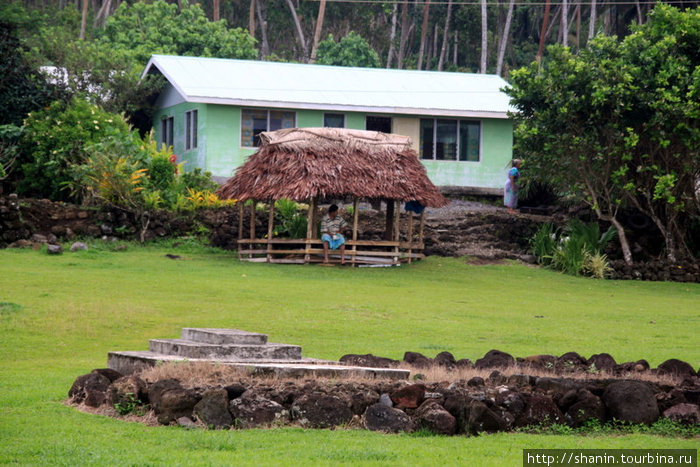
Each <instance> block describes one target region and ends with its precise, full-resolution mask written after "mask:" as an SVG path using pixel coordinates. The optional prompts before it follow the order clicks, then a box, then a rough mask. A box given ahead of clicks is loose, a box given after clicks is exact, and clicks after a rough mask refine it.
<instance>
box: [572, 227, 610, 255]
mask: <svg viewBox="0 0 700 467" xmlns="http://www.w3.org/2000/svg"><path fill="white" fill-rule="evenodd" d="M565 231H566V232H567V233H568V235H569V236H571V237H577V238H579V239H581V242H582V244H583V249H584V251H585V252H586V253H589V254H591V255H594V254H599V253H602V252H603V251H605V248H606V247H607V246H608V244H609V243H610V241H611V240H612V239H613V238H615V236H616V235H617V231H616V230H615V229H614V228H613V227H612V226H610V227H609V228H608V230H607V231H605V232H604V233H603V234H601V233H600V226H599V225H598V223H597V222H590V223H588V224H586V223H585V222H583V221H582V220H580V219H570V220H569V222H568V223H567V224H566V229H565Z"/></svg>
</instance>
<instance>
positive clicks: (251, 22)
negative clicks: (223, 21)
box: [215, 0, 257, 37]
mask: <svg viewBox="0 0 700 467" xmlns="http://www.w3.org/2000/svg"><path fill="white" fill-rule="evenodd" d="M215 1H217V2H218V1H219V0H215ZM256 3H257V2H256V1H255V0H250V8H249V9H248V34H250V35H251V36H253V37H255V10H256V7H255V4H256Z"/></svg>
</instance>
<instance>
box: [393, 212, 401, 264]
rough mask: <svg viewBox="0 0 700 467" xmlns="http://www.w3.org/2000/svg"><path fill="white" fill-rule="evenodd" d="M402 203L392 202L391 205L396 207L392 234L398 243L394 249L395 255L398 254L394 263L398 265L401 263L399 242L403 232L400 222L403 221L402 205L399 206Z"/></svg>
mask: <svg viewBox="0 0 700 467" xmlns="http://www.w3.org/2000/svg"><path fill="white" fill-rule="evenodd" d="M399 203H400V201H394V200H392V201H391V204H392V205H394V222H393V225H392V234H393V240H394V241H395V242H396V246H395V247H394V253H396V256H394V262H395V263H398V262H399V245H398V244H399V240H400V239H401V235H400V234H401V232H400V230H401V229H399V220H400V219H401V205H400V204H399Z"/></svg>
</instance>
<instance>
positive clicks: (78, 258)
mask: <svg viewBox="0 0 700 467" xmlns="http://www.w3.org/2000/svg"><path fill="white" fill-rule="evenodd" d="M166 253H174V254H178V255H180V256H181V257H182V259H180V260H172V259H169V258H166V257H165V254H166ZM0 274H1V277H2V279H1V280H0V463H14V464H34V465H39V464H42V465H115V464H118V465H166V464H167V465H226V464H228V465H233V464H236V465H247V464H250V465H252V464H256V465H269V464H273V465H274V464H277V465H280V464H281V465H314V464H343V463H346V464H355V465H357V464H362V465H364V464H392V465H402V464H403V465H439V464H442V465H456V464H462V465H465V464H474V465H522V449H524V448H640V449H641V448H645V449H646V448H672V447H673V448H698V447H700V440H699V439H697V438H696V439H676V438H664V437H658V436H651V435H646V434H630V435H625V436H615V437H602V436H570V435H561V436H554V435H529V434H497V435H488V436H479V437H473V438H466V437H461V436H460V437H452V438H442V437H433V436H429V437H419V436H415V435H382V434H377V433H371V432H366V431H359V430H357V431H352V430H336V431H330V430H302V429H295V428H287V429H270V430H248V431H186V430H183V429H179V428H174V427H159V428H148V427H144V426H141V425H138V424H133V423H126V422H121V421H118V420H113V419H109V418H105V417H100V416H95V415H88V414H83V413H79V412H77V411H75V410H74V409H72V408H69V407H66V406H64V405H63V404H62V402H63V400H64V399H65V398H66V396H67V392H68V389H69V388H70V386H71V384H72V382H73V380H74V379H75V378H76V377H77V376H78V375H81V374H84V373H87V372H89V371H91V370H92V369H94V368H100V367H104V366H105V365H106V360H107V352H108V351H110V350H145V349H146V348H147V346H148V339H150V338H174V337H178V336H179V332H180V328H182V327H226V328H237V329H243V330H247V331H254V332H262V333H266V334H268V335H269V336H270V341H271V342H283V343H287V344H298V345H301V346H302V348H303V352H304V355H305V356H307V357H317V358H326V359H338V358H339V357H340V356H342V355H343V354H346V353H373V354H375V355H380V356H384V357H391V358H396V359H401V358H402V357H403V353H404V352H405V351H407V350H411V351H416V352H421V353H424V354H426V355H427V356H429V357H433V356H435V355H436V354H437V353H439V352H440V351H443V350H448V351H450V352H452V353H453V354H454V355H455V357H456V358H458V359H459V358H470V359H472V360H475V359H477V358H480V357H481V356H483V355H484V354H485V353H486V352H487V351H489V350H491V349H499V350H502V351H505V352H508V353H510V354H512V355H514V356H527V355H533V354H539V353H550V354H558V355H560V354H563V353H565V352H568V351H576V352H579V353H580V354H582V355H583V356H585V357H588V356H590V355H591V354H593V353H600V352H608V353H610V354H611V355H612V356H613V357H615V359H616V360H617V361H618V362H623V361H631V360H638V359H641V358H644V359H646V360H648V361H649V363H650V364H651V365H652V367H654V366H656V365H658V364H660V363H661V362H663V361H664V360H666V359H668V358H679V359H682V360H685V361H687V362H689V363H691V364H692V365H693V366H694V367H696V368H697V367H698V366H699V365H700V346H699V345H698V337H697V336H698V335H699V334H700V285H698V284H676V283H649V282H631V281H627V282H625V281H619V282H618V281H597V280H593V279H585V278H574V277H569V276H564V275H561V274H559V273H555V272H551V271H547V270H541V269H536V268H531V267H526V266H522V265H515V264H509V265H498V266H470V265H466V264H465V262H464V261H462V260H458V259H447V258H434V257H433V258H429V259H428V260H425V261H422V262H420V263H417V264H414V265H411V266H402V267H400V268H387V269H383V268H375V269H357V268H356V269H351V268H340V267H335V268H322V267H318V266H295V265H266V264H248V263H239V262H238V261H237V260H236V259H235V256H234V255H233V254H231V253H230V252H220V251H216V250H206V249H201V248H200V249H197V248H194V247H189V248H187V247H179V248H172V247H167V245H160V246H151V247H146V248H141V247H135V246H130V247H129V248H128V249H127V250H126V251H122V252H113V251H108V250H106V249H100V248H93V249H92V250H90V251H83V252H77V253H64V254H63V255H61V256H48V255H47V254H46V253H44V252H42V251H31V250H27V251H24V250H23V251H18V250H1V251H0Z"/></svg>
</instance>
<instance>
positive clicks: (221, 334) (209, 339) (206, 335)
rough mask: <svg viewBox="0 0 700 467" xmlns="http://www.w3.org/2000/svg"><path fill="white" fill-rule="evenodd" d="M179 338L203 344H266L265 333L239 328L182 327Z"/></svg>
mask: <svg viewBox="0 0 700 467" xmlns="http://www.w3.org/2000/svg"><path fill="white" fill-rule="evenodd" d="M180 338H181V339H184V340H188V341H194V342H201V343H203V344H238V345H249V344H252V345H265V344H267V335H265V334H258V333H256V332H248V331H241V330H239V329H214V328H182V333H181V335H180Z"/></svg>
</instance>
